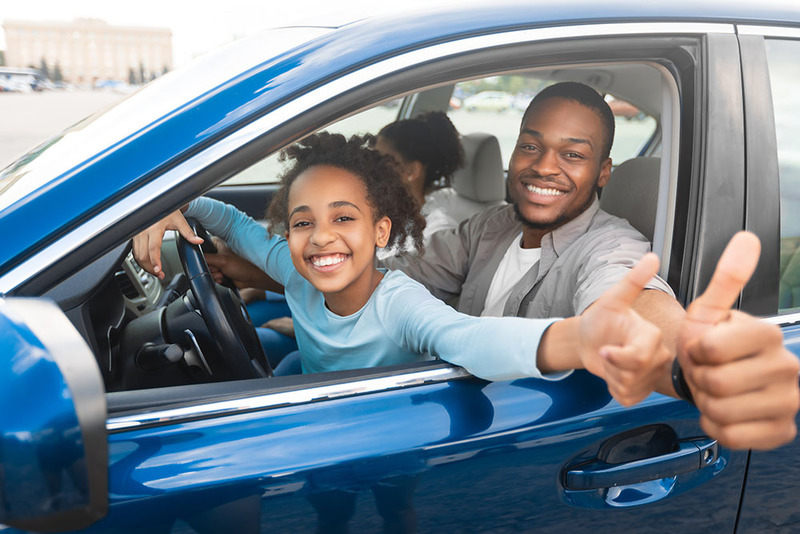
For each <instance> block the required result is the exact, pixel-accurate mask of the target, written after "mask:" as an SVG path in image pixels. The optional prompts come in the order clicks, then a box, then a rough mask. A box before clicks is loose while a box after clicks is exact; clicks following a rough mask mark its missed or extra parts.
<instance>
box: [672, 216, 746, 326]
mask: <svg viewBox="0 0 800 534" xmlns="http://www.w3.org/2000/svg"><path fill="white" fill-rule="evenodd" d="M760 254H761V242H760V241H759V240H758V237H757V236H756V235H755V234H753V233H751V232H738V233H737V234H735V235H734V236H733V237H732V238H731V240H730V242H729V243H728V245H727V246H726V247H725V250H724V251H723V252H722V255H721V256H720V258H719V261H718V262H717V267H716V269H715V270H714V274H713V275H712V277H711V282H709V284H708V287H707V288H706V290H705V291H704V292H703V294H702V295H700V296H699V297H697V299H695V300H694V302H692V303H691V304H690V305H689V307H688V308H687V310H686V312H687V317H688V319H689V320H691V321H698V322H703V323H711V324H714V323H717V322H719V321H721V320H723V319H725V318H726V317H727V316H728V313H729V311H730V309H731V306H733V304H734V303H735V302H736V299H737V298H739V294H740V293H741V291H742V288H743V287H744V286H745V284H746V283H747V281H748V280H750V277H751V276H752V275H753V272H754V271H755V269H756V265H757V264H758V257H759V255H760Z"/></svg>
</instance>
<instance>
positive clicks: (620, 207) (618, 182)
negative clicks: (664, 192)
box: [600, 157, 661, 243]
mask: <svg viewBox="0 0 800 534" xmlns="http://www.w3.org/2000/svg"><path fill="white" fill-rule="evenodd" d="M660 172H661V158H658V157H638V158H632V159H629V160H626V161H624V162H622V163H621V164H620V165H619V166H618V167H617V168H616V169H614V171H613V172H612V173H611V179H610V180H609V181H608V184H607V185H606V186H605V187H604V188H603V190H602V193H601V194H600V208H601V209H602V210H604V211H606V212H608V213H610V214H611V215H616V216H617V217H621V218H623V219H627V220H628V222H629V223H631V226H633V227H634V228H636V229H637V230H639V232H641V233H642V235H644V236H645V237H646V238H647V240H648V241H650V242H651V243H652V242H653V233H654V229H655V222H656V206H657V205H658V180H659V176H660Z"/></svg>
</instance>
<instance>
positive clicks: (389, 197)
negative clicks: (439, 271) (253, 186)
mask: <svg viewBox="0 0 800 534" xmlns="http://www.w3.org/2000/svg"><path fill="white" fill-rule="evenodd" d="M374 144H375V138H374V136H372V135H354V136H352V137H350V138H349V139H346V138H345V137H344V136H343V135H341V134H334V133H330V132H319V133H316V134H313V135H310V136H308V137H306V138H305V139H303V140H301V141H299V142H297V143H295V144H294V145H291V146H289V147H286V148H285V149H283V151H282V152H281V154H280V161H282V162H284V161H293V162H294V164H293V165H292V166H291V167H290V168H289V169H288V170H286V171H285V172H284V173H283V174H282V175H281V176H280V180H281V187H280V189H278V191H276V193H275V196H273V197H272V201H271V202H270V204H269V207H268V208H267V219H268V221H269V223H270V227H271V228H285V227H287V224H288V218H289V190H290V189H291V187H292V184H293V183H294V181H295V180H296V179H297V177H298V176H300V175H301V174H302V173H303V172H305V171H306V170H308V169H310V168H311V167H316V166H319V165H331V166H333V167H338V168H340V169H343V170H345V171H347V172H350V173H352V174H354V175H355V176H358V177H359V178H360V179H361V181H362V182H363V183H364V186H365V188H366V190H367V201H368V202H369V204H370V207H371V208H372V211H373V214H374V216H375V220H376V221H377V220H379V219H381V218H382V217H384V216H385V217H388V218H389V220H391V221H392V229H391V233H390V234H389V242H388V244H387V245H386V247H387V248H392V247H394V246H401V247H402V246H403V245H404V244H405V243H406V242H408V241H409V240H410V241H411V242H413V243H414V246H415V247H416V249H417V250H418V251H419V252H420V253H421V252H422V249H423V245H422V230H423V229H424V228H425V218H424V217H423V216H422V215H421V214H420V206H419V203H418V202H417V201H416V200H415V199H414V197H412V196H411V193H410V192H409V191H408V188H406V186H405V185H403V182H402V180H401V178H400V175H399V173H398V171H397V168H396V166H395V163H394V160H393V159H392V158H391V157H390V156H384V155H381V154H380V153H379V152H378V151H376V150H373V149H371V148H370V147H371V146H373V145H374Z"/></svg>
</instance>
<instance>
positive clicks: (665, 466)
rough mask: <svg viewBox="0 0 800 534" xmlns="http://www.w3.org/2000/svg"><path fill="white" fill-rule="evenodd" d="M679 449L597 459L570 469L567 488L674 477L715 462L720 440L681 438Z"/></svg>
mask: <svg viewBox="0 0 800 534" xmlns="http://www.w3.org/2000/svg"><path fill="white" fill-rule="evenodd" d="M677 445H678V446H677V450H675V451H673V452H668V453H666V454H662V455H658V456H653V457H649V458H642V459H639V460H633V461H630V462H623V463H618V464H612V463H609V462H606V461H604V460H600V459H595V460H593V461H590V462H588V463H584V464H582V465H580V466H576V467H574V468H572V469H569V470H568V471H567V472H566V474H565V476H564V488H565V489H570V490H592V489H599V488H610V487H614V486H625V485H629V484H638V483H639V482H646V481H648V480H658V479H661V478H668V477H673V476H676V475H680V474H682V473H688V472H690V471H696V470H699V469H703V468H704V467H707V466H710V465H713V464H714V463H715V462H716V461H717V458H718V457H719V444H718V443H717V442H716V440H713V439H710V438H699V439H689V440H682V441H679V442H678V443H677Z"/></svg>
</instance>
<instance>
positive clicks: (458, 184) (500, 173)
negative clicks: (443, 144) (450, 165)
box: [432, 133, 506, 222]
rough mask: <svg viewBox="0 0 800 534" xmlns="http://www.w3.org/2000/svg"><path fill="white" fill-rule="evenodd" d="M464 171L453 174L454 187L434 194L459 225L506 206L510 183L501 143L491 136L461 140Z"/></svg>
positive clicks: (475, 134) (475, 136)
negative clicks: (507, 186)
mask: <svg viewBox="0 0 800 534" xmlns="http://www.w3.org/2000/svg"><path fill="white" fill-rule="evenodd" d="M461 145H462V146H463V147H464V167H462V168H461V169H459V170H458V171H456V172H455V173H454V174H453V182H452V187H450V188H445V189H440V190H438V191H434V192H433V193H432V196H433V197H434V198H435V199H436V203H437V205H440V206H443V209H444V211H445V213H447V214H448V215H449V216H450V217H452V218H453V219H454V220H455V221H457V222H461V221H463V220H464V219H466V218H468V217H470V216H472V215H474V214H475V213H478V212H480V211H483V210H485V209H486V208H488V207H490V206H494V205H496V204H501V203H503V202H505V197H506V179H505V170H504V168H503V158H502V156H501V154H500V143H499V142H498V141H497V137H495V136H494V135H492V134H488V133H470V134H466V135H463V136H461Z"/></svg>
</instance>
